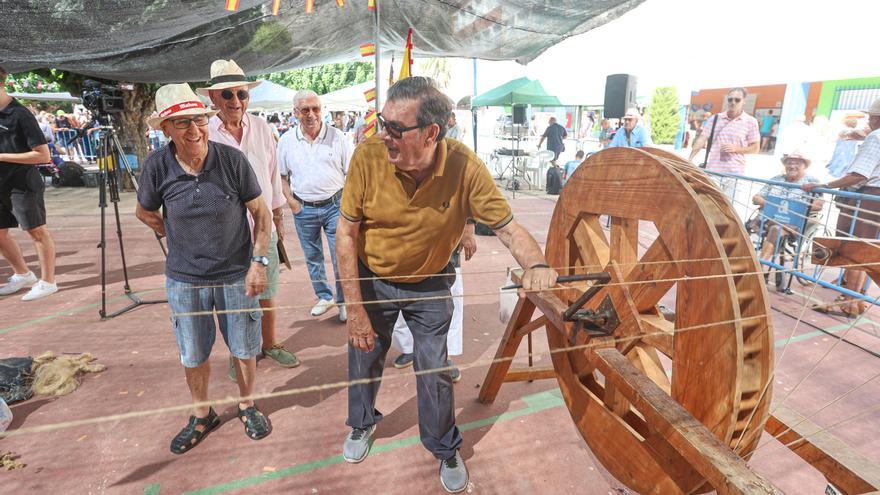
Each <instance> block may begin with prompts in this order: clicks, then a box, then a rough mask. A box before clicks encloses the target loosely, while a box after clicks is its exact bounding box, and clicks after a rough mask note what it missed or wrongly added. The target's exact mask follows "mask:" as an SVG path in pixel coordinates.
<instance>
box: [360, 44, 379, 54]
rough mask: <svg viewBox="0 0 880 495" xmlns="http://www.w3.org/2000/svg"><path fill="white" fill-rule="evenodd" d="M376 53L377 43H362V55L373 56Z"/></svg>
mask: <svg viewBox="0 0 880 495" xmlns="http://www.w3.org/2000/svg"><path fill="white" fill-rule="evenodd" d="M375 54H376V44H375V43H364V44H363V45H361V57H372V56H373V55H375Z"/></svg>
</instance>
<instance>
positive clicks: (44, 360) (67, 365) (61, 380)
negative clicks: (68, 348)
mask: <svg viewBox="0 0 880 495" xmlns="http://www.w3.org/2000/svg"><path fill="white" fill-rule="evenodd" d="M94 360H95V358H94V357H92V355H91V354H89V353H85V354H80V355H79V356H56V355H55V353H54V352H52V351H48V352H44V353H43V354H40V355H39V356H37V357H36V358H34V365H33V373H34V383H33V387H32V388H33V391H34V393H35V394H38V395H56V396H57V395H67V394H69V393H71V392H73V391H74V390H76V388H77V387H79V380H78V376H79V375H80V374H82V373H100V372H102V371H104V370H105V369H107V367H106V366H104V365H103V364H98V363H94V364H92V361H94Z"/></svg>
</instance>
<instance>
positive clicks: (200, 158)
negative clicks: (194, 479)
mask: <svg viewBox="0 0 880 495" xmlns="http://www.w3.org/2000/svg"><path fill="white" fill-rule="evenodd" d="M156 112H157V113H155V114H153V115H152V116H151V117H150V118H149V119H148V123H149V124H150V127H152V128H154V129H162V132H163V133H164V134H165V136H167V137H168V138H170V140H171V143H170V144H168V145H167V146H165V147H163V148H161V149H159V150H158V151H156V152H154V153H153V154H151V155H150V156H149V157H148V158H147V160H146V162H145V163H144V167H143V172H142V175H141V183H140V189H139V190H138V195H137V197H138V204H137V208H136V210H135V214H136V215H137V218H138V219H139V220H140V221H142V222H144V223H145V224H147V225H148V226H149V227H150V228H152V229H153V230H154V231H156V232H157V233H158V234H159V235H166V234H167V236H168V259H167V261H166V262H165V276H166V282H165V287H166V289H167V292H168V305H169V306H170V307H171V321H172V326H173V327H174V334H175V337H176V339H177V346H178V349H179V351H180V362H181V364H183V366H184V368H185V370H186V383H187V385H188V386H189V390H190V394H191V395H192V399H193V402H194V403H199V402H204V401H207V400H208V378H209V375H210V365H209V361H208V357H209V356H210V354H211V347H212V346H213V345H214V339H215V336H216V329H215V324H214V317H213V313H214V312H216V313H217V320H218V321H219V324H220V333H221V335H222V336H223V340H224V341H225V342H226V345H227V347H229V351H230V352H231V353H232V355H233V356H234V357H235V366H236V369H237V374H238V390H239V393H240V394H241V397H242V399H241V400H240V402H239V404H238V417H239V419H240V420H241V421H242V422H243V423H244V425H245V433H246V434H247V436H248V437H250V438H251V439H253V440H259V439H261V438H264V437H265V436H267V435H269V433H271V432H272V426H271V424H270V423H269V419H268V418H267V417H266V416H264V415H263V414H262V413H261V412H260V411H258V410H257V407H256V405H255V404H254V402H253V401H252V400H245V399H244V397H247V396H250V395H251V394H252V393H253V391H254V381H255V378H256V372H257V362H256V355H257V354H258V353H259V352H260V304H259V302H258V300H257V296H258V295H259V294H260V293H261V292H263V291H264V290H266V285H267V275H266V267H267V266H268V265H269V260H268V258H267V257H266V254H267V253H268V249H269V246H268V243H269V234H270V231H271V227H270V224H271V217H270V215H269V211H268V209H267V208H266V205H265V203H264V202H263V200H262V197H261V190H260V185H259V182H258V181H257V177H256V175H254V172H253V170H252V169H251V166H250V164H248V161H247V158H246V157H245V156H244V155H243V154H242V153H241V152H240V151H238V150H237V149H235V148H233V147H231V146H226V145H224V144H220V143H215V142H209V141H208V120H209V118H210V117H212V116H213V115H214V114H216V113H217V112H215V111H211V110H208V109H207V108H205V105H204V104H203V103H202V102H201V101H199V98H198V96H196V94H195V93H194V92H193V90H192V89H191V88H190V87H189V85H188V84H168V85H166V86H162V87H161V88H159V90H158V91H157V92H156ZM162 207H164V215H163V212H162V211H161V210H160V208H162ZM247 212H250V214H251V216H252V217H253V220H254V230H253V232H254V237H253V239H254V240H253V242H252V241H251V234H250V229H249V226H248V218H247ZM219 425H220V418H219V417H218V416H217V413H216V412H214V409H213V408H211V407H205V406H199V407H194V414H193V415H192V416H190V418H189V423H188V424H187V426H186V427H184V428H183V429H182V430H181V431H180V433H178V434H177V436H176V437H174V439H173V440H172V441H171V452H173V453H175V454H182V453H184V452H187V451H189V450H190V449H191V448H192V447H194V446H196V445H197V444H198V443H199V442H200V441H201V440H202V439H203V438H204V437H205V435H207V434H208V433H209V432H210V431H211V430H213V429H214V428H216V427H218V426H219Z"/></svg>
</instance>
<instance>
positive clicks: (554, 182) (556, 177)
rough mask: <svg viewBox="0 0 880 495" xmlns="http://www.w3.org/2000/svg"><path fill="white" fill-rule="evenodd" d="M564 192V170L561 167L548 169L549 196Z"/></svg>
mask: <svg viewBox="0 0 880 495" xmlns="http://www.w3.org/2000/svg"><path fill="white" fill-rule="evenodd" d="M560 192H562V170H561V169H560V168H559V167H550V168H548V169H547V194H554V195H557V194H559V193H560Z"/></svg>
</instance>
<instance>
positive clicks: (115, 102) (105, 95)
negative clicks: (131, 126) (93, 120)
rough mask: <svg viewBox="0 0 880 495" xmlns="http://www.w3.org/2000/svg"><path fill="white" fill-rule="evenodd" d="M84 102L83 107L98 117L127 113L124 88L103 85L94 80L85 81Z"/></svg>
mask: <svg viewBox="0 0 880 495" xmlns="http://www.w3.org/2000/svg"><path fill="white" fill-rule="evenodd" d="M82 102H83V106H85V107H86V108H87V109H88V110H89V111H90V112H92V114H93V115H95V116H96V117H102V116H105V115H110V114H115V113H122V112H123V111H125V104H124V103H123V100H122V88H120V87H119V86H112V85H110V84H102V83H99V82H98V81H94V80H92V79H86V80H85V81H83V91H82Z"/></svg>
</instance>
